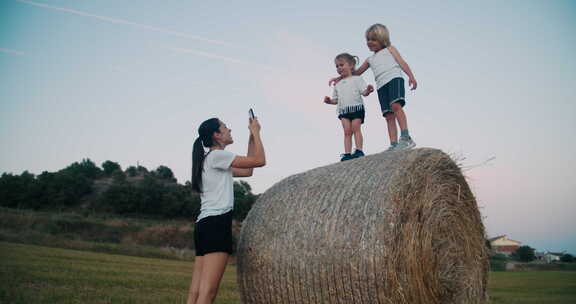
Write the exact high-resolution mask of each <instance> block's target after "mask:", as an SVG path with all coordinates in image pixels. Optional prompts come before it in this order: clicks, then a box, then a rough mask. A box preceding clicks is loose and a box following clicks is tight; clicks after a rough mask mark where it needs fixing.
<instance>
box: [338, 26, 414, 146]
mask: <svg viewBox="0 0 576 304" xmlns="http://www.w3.org/2000/svg"><path fill="white" fill-rule="evenodd" d="M366 45H367V46H368V49H369V50H370V51H372V52H374V54H373V55H372V56H370V57H368V59H366V61H364V63H362V65H361V66H360V67H359V68H358V69H356V70H352V75H362V73H364V72H365V71H366V70H367V69H368V68H371V69H372V71H373V72H374V77H375V80H376V85H377V91H378V100H379V102H380V108H381V110H382V115H383V116H384V117H385V118H386V124H387V126H388V136H389V138H390V147H389V148H388V149H387V150H386V151H395V150H402V149H410V148H413V147H414V146H416V143H415V142H414V141H413V140H412V138H411V137H410V133H409V131H408V121H407V118H406V113H405V112H404V109H403V107H404V106H405V105H406V98H405V90H404V78H403V77H402V72H404V73H405V74H406V75H407V76H408V85H409V86H410V89H411V90H415V89H416V87H417V85H418V83H417V82H416V78H415V77H414V74H413V73H412V70H411V69H410V66H408V63H406V61H404V59H403V58H402V56H400V53H399V52H398V50H397V49H396V48H395V47H394V46H392V44H391V43H390V33H389V31H388V29H387V28H386V26H384V25H382V24H374V25H372V26H370V27H369V28H368V30H366ZM338 73H339V74H340V72H338ZM347 77H350V76H347ZM347 77H345V76H343V75H342V74H340V76H338V77H336V78H333V79H331V80H330V82H329V84H330V85H331V84H332V83H335V89H334V92H335V94H336V92H337V91H336V87H337V86H338V84H339V83H340V82H341V81H343V80H344V79H346V78H347ZM363 93H364V92H363ZM368 94H369V92H368ZM368 94H366V95H364V96H367V95H368ZM363 110H364V109H363V107H362V121H363V117H364V111H363ZM396 123H398V125H399V126H400V140H398V128H397V126H396ZM342 124H343V126H344V122H343V123H342ZM355 136H356V135H355ZM360 139H361V134H360ZM345 142H346V141H345ZM360 142H361V140H360ZM357 147H358V145H357ZM360 147H361V146H360Z"/></svg>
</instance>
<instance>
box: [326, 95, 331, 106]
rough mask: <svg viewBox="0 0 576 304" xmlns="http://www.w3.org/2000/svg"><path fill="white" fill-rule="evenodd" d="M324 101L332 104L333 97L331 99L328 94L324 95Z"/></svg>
mask: <svg viewBox="0 0 576 304" xmlns="http://www.w3.org/2000/svg"><path fill="white" fill-rule="evenodd" d="M324 103H327V104H332V99H330V97H328V96H324Z"/></svg>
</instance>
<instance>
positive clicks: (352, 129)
mask: <svg viewBox="0 0 576 304" xmlns="http://www.w3.org/2000/svg"><path fill="white" fill-rule="evenodd" d="M357 58H358V57H356V56H352V55H350V54H348V53H342V54H340V55H338V56H336V58H335V59H334V62H335V63H336V71H337V72H338V74H340V80H341V81H339V82H338V83H337V84H336V85H335V86H334V93H333V97H332V98H330V97H328V96H326V97H324V102H325V103H327V104H335V105H338V107H337V112H338V119H340V121H341V122H342V128H343V129H344V154H342V158H341V159H340V161H345V160H349V159H353V158H357V157H362V156H364V152H363V151H362V145H363V138H362V124H363V123H364V116H365V115H364V114H365V112H364V102H363V101H362V96H368V95H369V94H370V93H372V92H373V91H374V88H373V87H372V85H366V82H365V81H364V79H363V78H362V76H353V75H352V72H353V71H354V68H355V67H356V62H357ZM352 135H354V143H355V144H356V151H354V154H351V152H352Z"/></svg>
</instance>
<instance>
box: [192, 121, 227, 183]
mask: <svg viewBox="0 0 576 304" xmlns="http://www.w3.org/2000/svg"><path fill="white" fill-rule="evenodd" d="M214 132H220V120H219V119H218V118H210V119H208V120H206V121H204V122H203V123H202V124H200V127H198V135H199V137H198V138H197V139H196V140H195V141H194V146H193V147H192V190H194V191H196V192H197V193H202V171H204V158H206V155H205V154H204V148H203V146H204V147H206V148H210V147H212V146H213V145H214V142H213V141H212V135H213V134H214Z"/></svg>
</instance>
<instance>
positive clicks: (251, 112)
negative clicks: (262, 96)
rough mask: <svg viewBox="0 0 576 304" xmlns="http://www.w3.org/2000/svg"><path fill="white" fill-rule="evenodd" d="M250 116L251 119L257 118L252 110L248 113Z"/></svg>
mask: <svg viewBox="0 0 576 304" xmlns="http://www.w3.org/2000/svg"><path fill="white" fill-rule="evenodd" d="M248 115H249V116H250V119H254V118H256V116H254V110H252V109H250V110H249V111H248Z"/></svg>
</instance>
